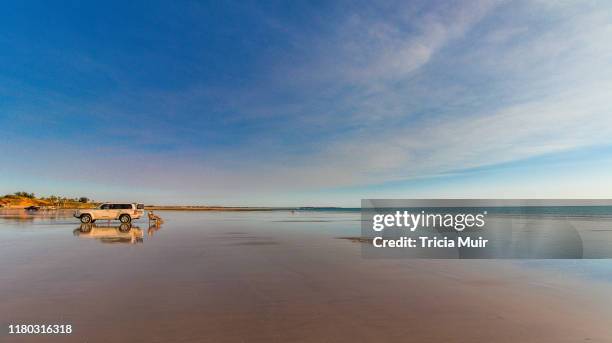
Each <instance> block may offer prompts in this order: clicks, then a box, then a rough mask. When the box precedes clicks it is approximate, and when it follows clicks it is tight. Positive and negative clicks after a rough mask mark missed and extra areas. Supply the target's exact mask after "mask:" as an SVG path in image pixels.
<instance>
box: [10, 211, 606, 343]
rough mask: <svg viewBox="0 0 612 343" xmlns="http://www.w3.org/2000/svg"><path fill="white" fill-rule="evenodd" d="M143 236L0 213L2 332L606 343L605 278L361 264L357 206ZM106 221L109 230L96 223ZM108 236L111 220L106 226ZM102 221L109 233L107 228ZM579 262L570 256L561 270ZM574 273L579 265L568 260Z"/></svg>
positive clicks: (173, 220)
mask: <svg viewBox="0 0 612 343" xmlns="http://www.w3.org/2000/svg"><path fill="white" fill-rule="evenodd" d="M158 213H159V214H161V215H162V216H163V217H164V218H165V219H166V223H165V224H164V225H163V226H162V227H161V228H148V226H147V223H146V222H145V221H141V222H136V223H134V226H135V227H138V229H139V230H142V232H143V237H142V240H141V241H140V242H132V243H130V242H118V243H112V244H108V243H105V242H103V241H101V240H100V239H99V238H95V237H94V238H89V237H85V236H76V235H74V234H73V231H74V230H75V229H77V228H78V227H79V224H78V223H77V222H76V221H75V220H74V219H71V218H69V217H65V216H58V217H52V218H47V217H42V218H27V219H23V218H21V219H19V217H14V216H10V215H7V214H6V213H4V214H3V215H2V216H0V270H1V271H2V272H1V273H0V294H1V295H2V298H3V301H2V302H1V303H0V314H1V317H2V323H3V325H4V326H5V329H3V331H2V333H1V334H0V337H1V338H0V340H2V341H6V342H30V341H40V340H41V339H42V337H36V336H15V335H11V336H9V335H8V334H7V331H6V326H7V325H8V324H10V323H69V324H72V325H73V327H74V333H73V334H72V335H68V336H47V337H44V340H45V341H57V342H83V341H87V342H113V341H120V340H121V341H130V342H169V341H204V342H322V341H323V342H374V341H387V342H423V341H428V342H475V341H481V342H493V341H494V342H583V341H590V342H608V341H610V337H612V329H611V328H610V325H609V323H610V322H611V321H612V312H611V311H610V310H609V309H610V300H609V294H610V293H609V292H610V284H608V282H606V281H601V280H595V279H591V278H588V277H581V276H579V275H573V274H571V273H560V272H558V271H555V269H554V268H551V269H547V268H531V267H526V266H523V265H521V264H520V263H516V262H513V261H484V260H480V261H476V260H467V261H466V260H409V259H395V260H394V259H364V258H363V257H362V256H361V253H360V245H359V244H362V243H359V242H352V241H350V240H346V239H338V237H347V236H354V235H355V233H357V234H358V232H359V222H358V220H359V218H358V215H356V214H351V213H346V214H342V213H340V214H338V213H334V214H321V213H299V214H291V213H290V212H286V211H278V212H249V213H241V212H236V213H232V212H229V213H228V212H171V211H163V212H161V211H160V212H158ZM99 225H100V226H102V227H103V226H104V225H106V224H99ZM108 227H110V229H111V231H112V227H113V225H112V224H111V225H110V226H108ZM108 227H107V229H108ZM581 262H586V261H573V262H571V261H567V263H568V264H572V263H581ZM577 267H578V268H580V266H579V265H578V266H577Z"/></svg>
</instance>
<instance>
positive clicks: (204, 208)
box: [145, 205, 299, 212]
mask: <svg viewBox="0 0 612 343" xmlns="http://www.w3.org/2000/svg"><path fill="white" fill-rule="evenodd" d="M145 210H154V211H228V212H230V211H233V212H242V211H297V210H299V208H297V207H234V206H231V207H225V206H164V205H159V206H158V205H146V206H145Z"/></svg>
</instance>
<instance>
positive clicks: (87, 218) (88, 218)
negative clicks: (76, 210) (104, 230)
mask: <svg viewBox="0 0 612 343" xmlns="http://www.w3.org/2000/svg"><path fill="white" fill-rule="evenodd" d="M81 223H84V224H87V223H91V216H90V215H89V214H83V215H81Z"/></svg>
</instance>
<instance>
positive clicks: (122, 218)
mask: <svg viewBox="0 0 612 343" xmlns="http://www.w3.org/2000/svg"><path fill="white" fill-rule="evenodd" d="M119 221H120V222H122V223H124V224H127V223H129V222H131V221H132V217H130V215H129V214H122V215H120V216H119Z"/></svg>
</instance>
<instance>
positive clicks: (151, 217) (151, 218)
mask: <svg viewBox="0 0 612 343" xmlns="http://www.w3.org/2000/svg"><path fill="white" fill-rule="evenodd" d="M149 221H150V222H151V221H154V222H155V225H158V226H159V225H161V224H163V223H164V220H163V219H162V218H161V217H160V216H158V215H156V214H155V213H153V211H149Z"/></svg>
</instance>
